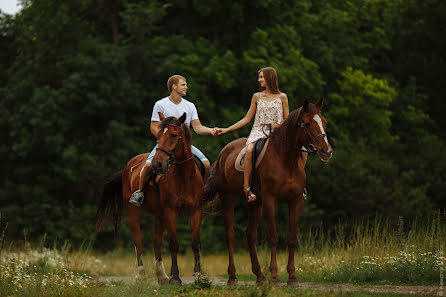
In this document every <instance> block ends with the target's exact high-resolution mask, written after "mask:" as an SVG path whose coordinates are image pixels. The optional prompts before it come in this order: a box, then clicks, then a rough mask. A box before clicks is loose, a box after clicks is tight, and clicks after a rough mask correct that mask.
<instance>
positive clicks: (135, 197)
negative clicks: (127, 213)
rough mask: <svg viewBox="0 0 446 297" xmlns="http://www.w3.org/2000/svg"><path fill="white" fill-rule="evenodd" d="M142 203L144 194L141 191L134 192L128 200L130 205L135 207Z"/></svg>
mask: <svg viewBox="0 0 446 297" xmlns="http://www.w3.org/2000/svg"><path fill="white" fill-rule="evenodd" d="M143 201H144V193H143V192H142V191H141V190H136V191H135V193H133V194H132V197H130V200H129V202H130V203H132V204H134V205H136V206H141V204H142V202H143Z"/></svg>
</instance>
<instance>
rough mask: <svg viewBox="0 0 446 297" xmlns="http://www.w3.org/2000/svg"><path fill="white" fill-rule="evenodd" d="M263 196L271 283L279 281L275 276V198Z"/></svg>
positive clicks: (276, 237) (276, 238)
mask: <svg viewBox="0 0 446 297" xmlns="http://www.w3.org/2000/svg"><path fill="white" fill-rule="evenodd" d="M262 198H263V215H264V217H265V220H266V225H267V230H268V243H269V248H270V250H271V261H270V265H269V271H270V273H271V279H270V282H271V283H273V284H277V283H279V278H278V277H277V257H276V256H277V242H278V241H279V237H278V235H277V230H276V218H275V215H274V210H275V206H276V205H275V200H274V197H272V196H266V195H264V197H262Z"/></svg>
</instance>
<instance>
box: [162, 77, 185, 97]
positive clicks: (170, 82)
mask: <svg viewBox="0 0 446 297" xmlns="http://www.w3.org/2000/svg"><path fill="white" fill-rule="evenodd" d="M180 79H183V80H184V81H186V78H185V77H184V76H181V75H178V74H175V75H172V76H171V77H169V79H168V80H167V89H168V90H169V93H172V86H173V85H176V84H177V83H178V82H179V81H180Z"/></svg>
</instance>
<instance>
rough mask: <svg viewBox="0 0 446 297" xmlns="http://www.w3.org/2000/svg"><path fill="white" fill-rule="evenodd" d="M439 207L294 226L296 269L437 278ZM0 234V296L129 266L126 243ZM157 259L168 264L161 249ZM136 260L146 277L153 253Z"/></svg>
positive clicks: (357, 278) (220, 258)
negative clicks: (406, 215)
mask: <svg viewBox="0 0 446 297" xmlns="http://www.w3.org/2000/svg"><path fill="white" fill-rule="evenodd" d="M444 215H445V214H441V213H437V214H436V215H435V216H433V217H432V218H430V219H429V221H428V222H423V223H422V222H420V221H413V222H411V224H410V225H409V224H406V223H405V222H404V220H403V218H399V219H398V221H397V222H392V221H391V220H384V221H383V220H380V219H376V220H374V221H371V222H363V223H362V224H356V225H353V227H351V229H350V230H347V229H346V228H347V227H348V226H347V225H343V224H341V223H340V224H338V225H337V226H335V227H334V229H333V232H332V233H329V232H327V231H324V230H323V229H322V228H320V227H319V228H313V229H312V230H308V231H306V232H301V233H299V235H298V243H299V244H298V249H297V251H296V263H295V264H296V268H297V276H298V278H299V279H300V280H301V281H312V282H336V283H343V282H353V283H382V284H432V285H438V284H439V282H440V267H441V266H443V265H444V256H443V252H444V248H445V247H444V244H445V243H446V235H445V234H446V232H445V231H446V226H445V223H444V222H445V218H444ZM0 234H1V236H0V296H101V295H102V294H103V293H104V292H110V294H112V293H111V292H112V291H114V289H113V288H107V286H113V285H106V284H103V283H98V282H96V281H95V279H96V278H97V276H103V275H115V276H134V273H135V255H134V254H133V253H131V252H130V251H122V250H121V251H115V252H113V253H107V254H96V253H95V252H94V251H91V250H89V249H86V250H78V251H72V250H71V248H70V246H69V245H65V246H63V247H61V248H60V249H58V248H56V247H53V248H52V249H48V248H46V247H45V245H44V244H43V243H41V244H40V245H38V246H36V247H31V245H30V244H29V243H25V245H24V246H23V247H21V248H11V247H7V248H5V247H4V234H5V233H4V230H0ZM258 254H259V259H260V263H261V264H262V268H263V271H264V273H265V274H266V275H268V271H269V269H268V266H269V250H268V249H266V248H262V247H260V248H259V253H258ZM287 258H288V254H287V252H286V251H283V252H280V253H279V254H278V257H277V260H278V265H279V275H280V277H281V279H282V280H286V278H287V273H286V265H287ZM164 263H165V266H166V271H169V270H170V257H169V256H168V255H164ZM227 263H228V261H227V255H226V253H222V254H218V255H204V256H203V257H202V266H203V271H204V273H205V274H207V275H209V276H215V275H221V276H224V275H226V269H227ZM235 263H236V268H237V273H238V277H239V279H240V280H254V276H253V275H252V273H251V263H250V258H249V254H248V252H247V251H246V252H239V253H237V254H236V255H235ZM144 264H145V267H146V274H147V276H148V279H152V280H153V279H154V264H153V254H151V253H148V254H145V255H144ZM178 264H179V268H180V275H181V276H191V275H192V274H193V255H192V254H186V255H180V256H179V258H178ZM118 287H119V286H118ZM121 289H122V288H121ZM121 289H118V288H116V290H117V291H119V290H121ZM184 293H186V291H184ZM234 293H236V292H234ZM180 295H188V294H180ZM235 295H237V294H235ZM235 295H232V296H235ZM203 296H207V295H203Z"/></svg>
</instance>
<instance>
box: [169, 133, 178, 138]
mask: <svg viewBox="0 0 446 297" xmlns="http://www.w3.org/2000/svg"><path fill="white" fill-rule="evenodd" d="M175 137H178V134H171V135H170V138H175Z"/></svg>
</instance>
